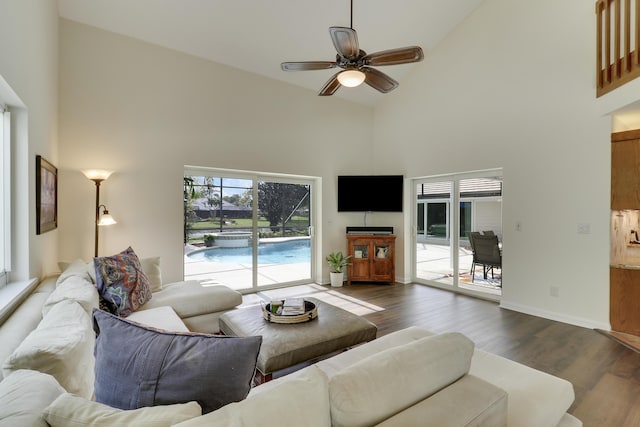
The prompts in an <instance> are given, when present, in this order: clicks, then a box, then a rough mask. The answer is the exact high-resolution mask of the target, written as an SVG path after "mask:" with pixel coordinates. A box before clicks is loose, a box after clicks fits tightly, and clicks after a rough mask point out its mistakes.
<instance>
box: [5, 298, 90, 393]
mask: <svg viewBox="0 0 640 427" xmlns="http://www.w3.org/2000/svg"><path fill="white" fill-rule="evenodd" d="M94 344H95V332H94V331H93V323H92V321H91V317H90V316H89V315H88V314H87V312H86V311H85V310H84V309H83V308H82V306H81V305H80V304H78V303H77V302H76V301H72V300H63V301H60V302H59V303H57V304H56V305H54V306H53V307H51V310H49V312H48V313H47V315H46V316H45V317H44V318H43V319H42V320H41V321H40V323H39V324H38V327H37V328H36V329H34V330H33V331H31V333H30V334H29V335H27V337H26V338H25V339H24V340H23V341H22V343H20V345H19V346H18V348H16V349H15V350H14V352H13V353H11V355H10V356H9V357H8V358H7V360H6V361H5V362H4V365H3V367H2V373H3V374H4V376H8V375H9V374H10V373H11V372H13V371H16V370H18V369H32V370H34V371H40V372H44V373H47V374H51V375H52V376H53V377H54V378H55V379H56V380H58V382H59V383H60V385H61V386H62V387H64V389H65V390H66V391H68V392H70V393H75V394H78V395H80V396H83V397H86V398H90V397H91V396H92V395H93V381H94V371H93V370H94V366H95V359H94V357H93V347H94Z"/></svg>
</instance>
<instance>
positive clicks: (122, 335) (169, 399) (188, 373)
mask: <svg viewBox="0 0 640 427" xmlns="http://www.w3.org/2000/svg"><path fill="white" fill-rule="evenodd" d="M93 315H94V324H95V329H96V332H97V333H98V338H97V340H96V347H95V357H96V370H95V372H96V381H95V398H96V401H98V402H100V403H104V404H107V405H109V406H113V407H115V408H120V409H137V408H141V407H144V406H153V405H168V404H172V403H184V402H189V401H197V402H198V403H199V404H200V406H201V407H202V410H203V412H204V413H207V412H211V411H213V410H216V409H218V408H220V407H222V406H224V405H226V404H227V403H231V402H236V401H239V400H242V399H244V398H245V397H246V396H247V393H249V389H250V388H251V383H252V381H253V375H254V373H255V367H256V362H257V359H258V352H259V350H260V344H261V343H262V337H259V336H258V337H247V338H237V337H221V336H215V335H205V334H187V333H180V332H167V331H161V330H155V329H151V328H147V327H144V326H142V325H139V324H137V323H134V322H130V321H127V320H126V319H121V318H118V317H116V316H113V315H111V314H109V313H106V312H102V311H100V310H94V313H93Z"/></svg>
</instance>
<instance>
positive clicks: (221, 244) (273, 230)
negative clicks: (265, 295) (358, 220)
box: [183, 168, 313, 290]
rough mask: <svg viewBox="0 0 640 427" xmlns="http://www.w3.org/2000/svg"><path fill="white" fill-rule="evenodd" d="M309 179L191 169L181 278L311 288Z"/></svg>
mask: <svg viewBox="0 0 640 427" xmlns="http://www.w3.org/2000/svg"><path fill="white" fill-rule="evenodd" d="M312 184H313V181H312V180H311V179H299V178H292V177H287V176H276V175H273V176H271V175H270V176H268V177H265V176H259V175H252V174H249V173H234V172H229V171H217V170H209V169H204V168H189V169H187V170H185V177H184V201H183V203H184V230H185V231H184V234H185V239H184V240H185V257H184V277H185V280H188V279H198V280H204V281H206V282H208V283H219V284H224V285H227V286H229V287H231V288H233V289H238V290H257V289H260V288H262V289H264V288H272V287H280V286H286V285H294V284H300V283H308V282H309V281H311V277H312V275H313V271H312V270H313V266H312V262H311V260H312V259H313V258H312V248H313V242H312V239H313V238H312V233H311V231H312V205H311V194H312V193H311V192H312Z"/></svg>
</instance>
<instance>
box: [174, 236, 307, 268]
mask: <svg viewBox="0 0 640 427" xmlns="http://www.w3.org/2000/svg"><path fill="white" fill-rule="evenodd" d="M252 254H253V248H251V247H246V248H208V249H204V250H200V251H196V252H192V253H190V254H188V255H187V256H188V257H189V258H191V259H193V260H199V261H211V262H219V263H225V264H251V263H252ZM310 261H311V241H310V240H309V239H302V240H289V241H286V242H277V243H260V244H259V245H258V264H291V263H297V262H310Z"/></svg>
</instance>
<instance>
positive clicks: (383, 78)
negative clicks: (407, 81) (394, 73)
mask: <svg viewBox="0 0 640 427" xmlns="http://www.w3.org/2000/svg"><path fill="white" fill-rule="evenodd" d="M360 71H362V72H363V73H365V75H366V77H365V79H364V82H365V83H366V84H368V85H369V86H371V87H372V88H374V89H376V90H378V91H380V92H382V93H389V92H391V91H392V90H394V89H395V88H397V87H398V85H399V83H398V82H397V81H395V80H394V79H392V78H391V77H389V76H388V75H386V74H385V73H383V72H382V71H378V70H376V69H375V68H369V67H362V68H361V69H360Z"/></svg>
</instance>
